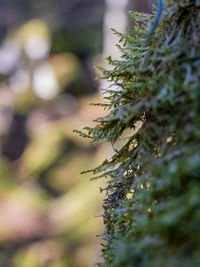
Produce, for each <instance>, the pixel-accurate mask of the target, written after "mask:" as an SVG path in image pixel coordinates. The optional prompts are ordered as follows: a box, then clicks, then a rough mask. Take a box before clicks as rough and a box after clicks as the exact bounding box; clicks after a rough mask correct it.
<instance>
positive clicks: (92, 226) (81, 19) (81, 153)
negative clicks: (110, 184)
mask: <svg viewBox="0 0 200 267" xmlns="http://www.w3.org/2000/svg"><path fill="white" fill-rule="evenodd" d="M122 2H123V1H121V0H120V1H117V0H114V1H111V0H110V1H105V2H104V1H103V0H71V1H62V0H59V1H53V0H40V1H35V0H31V1H25V0H14V1H6V0H1V3H0V4H1V8H0V42H1V43H0V153H1V154H0V217H1V220H0V266H3V267H43V266H50V267H68V266H69V267H73V266H76V267H84V266H87V267H88V266H93V265H94V262H96V261H98V260H99V257H100V245H99V244H100V239H99V238H97V237H96V235H98V234H101V233H102V232H103V222H102V218H101V217H98V215H101V214H102V210H101V203H102V199H103V196H100V194H99V189H98V187H101V186H103V185H102V182H101V181H100V182H90V181H89V175H88V176H87V175H85V176H81V175H80V172H81V171H82V170H85V169H88V168H91V167H94V166H96V165H97V164H98V163H99V162H101V161H102V158H104V157H105V155H106V154H108V155H109V154H111V153H112V148H111V147H109V146H108V145H105V144H103V143H102V144H98V145H95V146H91V145H90V144H89V142H87V141H85V140H82V138H79V137H78V136H77V135H75V134H73V133H72V131H73V129H81V128H82V127H83V126H85V125H92V120H93V119H94V118H96V117H98V116H101V115H103V111H102V110H101V109H98V108H93V107H91V106H89V103H91V102H98V101H99V99H101V94H100V93H99V92H100V91H99V88H100V87H102V86H106V85H105V84H99V83H98V82H96V81H95V80H94V78H95V76H96V75H98V74H97V73H95V70H94V69H93V65H103V64H105V62H104V60H103V58H104V57H105V56H108V55H109V54H110V53H113V51H114V50H115V47H114V44H115V43H117V41H116V39H113V38H114V37H113V35H112V33H111V32H110V31H109V29H108V28H109V27H113V28H116V30H121V29H122V30H123V29H125V27H127V26H128V12H127V10H128V9H132V10H133V9H135V10H138V11H145V12H151V5H152V1H147V0H143V1H141V0H140V1H138V0H137V1H136V0H135V1H130V2H128V1H124V3H122ZM109 12H110V13H109ZM117 12H118V13H117ZM116 14H121V16H122V18H124V21H125V22H124V24H123V25H119V24H117V22H118V23H119V21H120V20H119V17H116ZM108 18H110V22H109V19H108ZM122 21H123V20H122ZM106 23H108V24H106ZM109 23H110V24H109ZM109 25H110V26H109ZM106 27H107V28H106ZM118 27H119V28H118ZM106 33H107V34H108V35H106ZM106 36H107V37H106ZM106 38H110V39H107V41H106ZM95 216H96V217H95Z"/></svg>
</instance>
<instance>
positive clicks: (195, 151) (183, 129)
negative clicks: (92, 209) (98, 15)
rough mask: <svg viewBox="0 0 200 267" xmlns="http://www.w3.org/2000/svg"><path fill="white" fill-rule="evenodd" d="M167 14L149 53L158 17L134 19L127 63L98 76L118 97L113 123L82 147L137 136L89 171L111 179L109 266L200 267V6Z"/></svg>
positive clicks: (186, 3) (186, 2)
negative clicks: (127, 132)
mask: <svg viewBox="0 0 200 267" xmlns="http://www.w3.org/2000/svg"><path fill="white" fill-rule="evenodd" d="M164 4H165V5H164V12H163V16H162V20H161V22H160V24H159V25H158V26H157V29H156V32H155V34H154V35H153V36H152V38H151V40H150V42H149V45H148V46H147V45H145V44H144V40H145V37H146V36H147V33H148V28H150V24H152V22H153V19H154V17H152V16H147V15H141V14H138V13H131V15H132V18H133V19H134V21H135V27H134V29H133V31H132V32H131V33H129V34H123V35H122V34H119V33H117V32H115V33H116V34H118V35H119V36H120V45H118V47H119V49H120V50H121V52H122V56H121V60H112V58H110V57H109V58H108V62H109V64H110V65H112V66H113V68H112V70H106V69H103V68H101V67H99V69H100V70H101V71H102V77H100V78H102V79H107V80H108V81H110V82H111V83H112V84H113V85H115V86H117V87H118V90H116V89H112V87H111V88H109V89H108V90H106V95H105V103H104V104H102V106H103V107H104V108H106V109H107V110H108V115H107V116H106V117H101V118H97V119H96V122H97V124H96V127H94V128H88V127H86V128H85V130H86V132H87V133H86V134H83V137H88V136H89V137H90V138H91V139H92V140H93V141H99V140H101V139H104V140H106V141H107V142H110V143H112V144H114V143H115V142H116V141H117V140H119V138H120V137H121V135H122V134H123V132H124V130H125V129H129V130H134V131H132V132H133V134H132V136H131V137H129V140H128V141H127V143H126V144H125V145H124V146H123V147H122V148H121V149H120V150H119V151H116V153H115V155H114V156H113V157H112V158H111V159H106V160H105V161H104V162H103V163H102V164H101V165H100V166H98V167H97V168H96V169H93V170H90V171H91V172H93V173H94V175H96V174H98V177H105V178H107V187H106V188H105V189H104V190H105V191H106V194H107V197H106V199H105V200H104V203H103V207H104V214H103V218H104V223H105V228H106V230H105V233H104V235H103V236H104V240H105V244H103V249H102V252H103V256H104V259H105V262H104V263H102V264H100V266H113V267H118V266H119V267H120V266H130V267H132V266H133V267H134V266H140V267H159V266H162V267H165V266H166V267H169V266H170V267H179V266H180V267H184V266H185V267H186V266H187V267H188V266H193V267H197V266H200V180H199V179H200V69H199V63H200V23H199V22H200V1H198V0H196V1H195V0H181V1H179V0H167V1H165V3H164ZM149 21H150V23H149ZM148 25H149V27H147V26H148ZM138 123H140V124H142V126H141V127H140V128H139V129H138V130H136V127H137V125H138Z"/></svg>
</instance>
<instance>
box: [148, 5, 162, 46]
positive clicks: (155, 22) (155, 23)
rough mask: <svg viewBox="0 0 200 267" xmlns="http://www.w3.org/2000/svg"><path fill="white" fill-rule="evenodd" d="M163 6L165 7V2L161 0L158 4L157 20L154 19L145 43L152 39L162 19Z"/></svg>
mask: <svg viewBox="0 0 200 267" xmlns="http://www.w3.org/2000/svg"><path fill="white" fill-rule="evenodd" d="M162 7H163V3H162V0H159V4H158V13H157V16H156V20H155V21H154V24H153V27H152V28H151V31H150V32H149V34H148V35H147V37H146V40H145V44H147V43H148V41H149V40H150V38H151V36H152V35H153V33H154V31H155V29H156V27H157V25H158V23H159V21H160V17H161V14H162Z"/></svg>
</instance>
